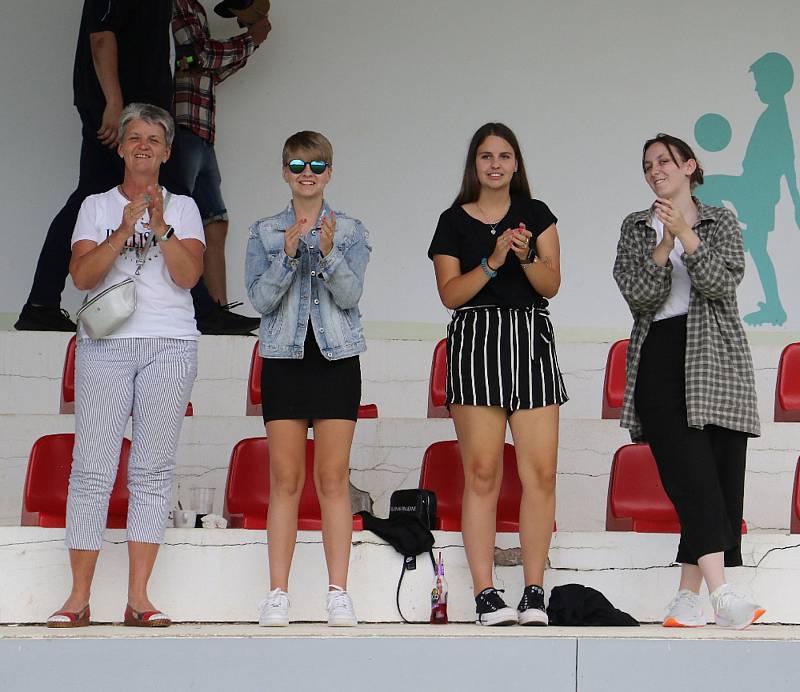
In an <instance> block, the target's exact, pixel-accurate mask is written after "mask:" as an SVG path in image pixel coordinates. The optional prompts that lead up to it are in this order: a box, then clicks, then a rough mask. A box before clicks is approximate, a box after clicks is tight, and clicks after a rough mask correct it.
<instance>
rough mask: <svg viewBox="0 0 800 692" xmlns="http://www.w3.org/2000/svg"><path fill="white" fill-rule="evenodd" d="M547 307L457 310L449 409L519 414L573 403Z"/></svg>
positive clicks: (451, 331)
mask: <svg viewBox="0 0 800 692" xmlns="http://www.w3.org/2000/svg"><path fill="white" fill-rule="evenodd" d="M548 315H549V313H548V311H547V310H546V309H544V308H533V309H514V308H498V307H476V308H462V309H460V310H457V311H456V313H455V314H454V316H453V320H452V321H451V322H450V326H449V327H448V329H447V405H448V406H449V405H450V404H464V405H466V406H501V407H502V408H504V409H506V411H508V412H509V413H510V412H512V411H518V410H520V409H530V408H539V407H541V406H549V405H551V404H559V405H561V404H563V403H564V402H566V401H567V400H568V398H569V397H567V390H566V389H565V388H564V380H563V379H562V377H561V371H560V370H559V368H558V358H557V356H556V342H555V337H554V336H553V325H552V323H551V322H550V318H549V316H548Z"/></svg>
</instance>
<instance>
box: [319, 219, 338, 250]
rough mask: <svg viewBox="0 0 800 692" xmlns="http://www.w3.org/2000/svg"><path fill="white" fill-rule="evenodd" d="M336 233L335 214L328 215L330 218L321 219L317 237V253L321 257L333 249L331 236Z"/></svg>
mask: <svg viewBox="0 0 800 692" xmlns="http://www.w3.org/2000/svg"><path fill="white" fill-rule="evenodd" d="M335 233H336V214H334V213H333V212H331V213H330V216H328V215H325V216H324V217H323V218H322V226H321V227H320V237H319V251H320V252H321V253H322V256H323V257H326V256H327V255H328V253H329V252H330V251H331V250H332V249H333V236H334V234H335Z"/></svg>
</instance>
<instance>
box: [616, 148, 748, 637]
mask: <svg viewBox="0 0 800 692" xmlns="http://www.w3.org/2000/svg"><path fill="white" fill-rule="evenodd" d="M642 169H643V171H644V179H645V182H646V183H647V184H648V186H649V187H650V189H651V190H652V191H653V193H654V194H655V195H656V200H655V202H653V204H652V205H651V206H650V207H649V208H648V209H645V210H643V211H637V212H634V213H632V214H629V215H628V216H627V217H626V218H625V220H624V221H623V222H622V231H621V233H620V239H619V244H618V245H617V259H616V262H615V264H614V278H615V279H616V281H617V284H618V285H619V289H620V291H621V292H622V296H623V297H624V298H625V301H626V302H627V303H628V306H629V307H630V309H631V312H632V313H633V319H634V323H633V329H632V331H631V338H630V345H629V346H628V368H627V384H626V387H625V399H624V404H623V409H622V421H621V423H622V426H623V427H626V428H629V429H630V433H631V438H632V439H633V441H634V442H649V443H650V448H651V450H652V452H653V456H654V457H655V460H656V464H657V466H658V471H659V474H660V476H661V481H662V483H663V485H664V489H665V490H666V491H667V495H669V498H670V500H672V503H673V504H674V505H675V510H676V511H677V513H678V517H679V519H680V523H681V538H680V543H679V545H678V556H677V557H676V558H675V561H676V562H679V563H680V564H681V578H680V585H679V587H678V593H677V595H676V596H675V598H674V599H673V601H672V603H671V604H670V606H669V608H668V612H667V614H666V617H665V618H664V623H663V624H664V626H665V627H700V626H702V625H705V624H706V618H705V615H704V614H703V608H702V605H701V603H700V597H699V592H700V587H701V586H702V583H703V581H704V580H705V582H706V586H707V588H708V591H709V594H710V595H711V604H712V606H713V608H714V615H715V619H716V622H717V624H718V625H720V626H722V627H732V628H736V629H742V628H744V627H747V626H748V625H750V624H751V623H753V622H755V621H756V620H757V619H758V618H760V617H761V616H762V615H763V614H764V610H763V609H762V608H760V607H759V606H757V605H755V604H754V603H750V602H749V601H747V600H746V599H745V598H743V597H742V596H739V595H738V594H736V593H735V592H734V591H733V590H732V589H731V587H730V586H728V584H727V583H726V579H725V567H736V566H739V565H741V564H742V550H741V543H742V533H741V528H742V504H743V500H744V476H745V456H746V453H747V438H748V436H752V435H758V434H759V420H758V411H757V408H756V390H755V377H754V375H753V363H752V359H751V356H750V348H749V346H748V344H747V337H746V336H745V334H744V329H743V328H742V322H741V319H740V318H739V308H738V306H737V304H736V287H737V286H738V285H739V282H740V281H741V280H742V277H743V276H744V267H745V260H744V250H743V247H742V234H741V229H740V228H739V223H738V221H737V220H736V217H735V216H734V215H733V213H732V212H730V211H729V210H728V209H724V208H722V207H711V206H707V205H705V204H703V203H702V202H700V201H699V200H698V199H697V198H696V197H693V196H692V189H693V188H694V187H695V186H697V185H702V184H703V170H702V168H700V165H699V163H698V162H697V158H696V157H695V155H694V152H693V151H692V149H691V148H690V147H689V145H688V144H686V142H684V141H683V140H680V139H678V138H677V137H673V136H671V135H666V134H659V135H658V136H657V137H654V138H653V139H649V140H647V141H646V142H645V144H644V148H643V150H642Z"/></svg>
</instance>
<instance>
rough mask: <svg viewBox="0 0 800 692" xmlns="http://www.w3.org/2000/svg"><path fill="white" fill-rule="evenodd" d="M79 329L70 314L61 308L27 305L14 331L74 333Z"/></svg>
mask: <svg viewBox="0 0 800 692" xmlns="http://www.w3.org/2000/svg"><path fill="white" fill-rule="evenodd" d="M77 328H78V325H76V324H75V323H74V322H73V321H72V320H71V319H70V318H69V313H68V312H67V311H66V310H62V309H61V308H53V307H46V306H44V305H30V304H29V303H25V305H24V306H23V307H22V312H20V313H19V319H18V320H17V321H16V323H15V324H14V329H16V330H17V331H20V332H25V331H37V332H74V331H75V330H76V329H77Z"/></svg>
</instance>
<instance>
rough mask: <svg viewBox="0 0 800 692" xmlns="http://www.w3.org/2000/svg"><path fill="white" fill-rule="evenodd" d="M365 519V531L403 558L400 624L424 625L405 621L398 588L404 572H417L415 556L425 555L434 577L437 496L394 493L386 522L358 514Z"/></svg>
mask: <svg viewBox="0 0 800 692" xmlns="http://www.w3.org/2000/svg"><path fill="white" fill-rule="evenodd" d="M359 515H361V516H362V517H363V519H364V528H365V529H367V530H368V531H372V533H374V534H375V535H376V536H378V537H380V538H382V539H383V540H385V541H386V542H387V543H389V544H390V545H391V546H392V547H393V548H394V549H395V550H396V551H397V552H398V553H400V554H401V555H402V556H403V569H402V570H401V572H400V579H399V580H398V582H397V594H396V602H397V612H398V613H399V614H400V617H401V618H402V619H403V622H407V623H409V624H423V623H424V622H427V620H426V621H422V620H420V621H416V622H414V621H411V620H407V619H406V617H405V615H403V611H402V610H401V609H400V586H401V585H402V583H403V577H404V576H405V574H406V570H413V569H416V568H417V555H420V554H421V553H425V552H427V553H428V556H429V557H430V559H431V566H432V567H433V573H434V574H436V560H435V558H434V557H433V542H434V539H433V534H432V533H431V529H435V528H436V494H435V493H433V492H432V491H430V490H421V489H416V488H413V489H409V490H395V491H394V492H393V493H392V495H391V498H390V499H389V518H388V519H379V518H378V517H375V516H373V515H372V514H370V513H369V512H359Z"/></svg>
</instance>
